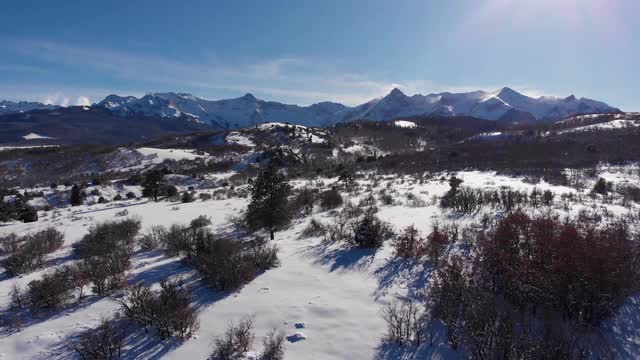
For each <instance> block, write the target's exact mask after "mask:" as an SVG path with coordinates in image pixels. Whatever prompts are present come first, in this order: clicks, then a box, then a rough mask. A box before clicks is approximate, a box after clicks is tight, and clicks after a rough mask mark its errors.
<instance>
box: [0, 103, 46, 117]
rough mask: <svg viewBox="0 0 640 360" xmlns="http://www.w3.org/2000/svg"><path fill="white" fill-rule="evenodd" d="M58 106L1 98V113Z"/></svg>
mask: <svg viewBox="0 0 640 360" xmlns="http://www.w3.org/2000/svg"><path fill="white" fill-rule="evenodd" d="M56 108H58V106H56V105H46V104H43V103H39V102H29V101H20V102H13V101H7V100H0V115H4V114H15V113H22V112H27V111H31V110H37V109H45V110H53V109H56Z"/></svg>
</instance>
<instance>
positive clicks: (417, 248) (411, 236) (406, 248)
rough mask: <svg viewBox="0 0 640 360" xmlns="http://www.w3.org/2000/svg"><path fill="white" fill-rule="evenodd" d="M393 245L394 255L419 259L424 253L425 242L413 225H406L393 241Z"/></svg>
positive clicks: (425, 248)
mask: <svg viewBox="0 0 640 360" xmlns="http://www.w3.org/2000/svg"><path fill="white" fill-rule="evenodd" d="M393 247H394V250H395V256H398V257H406V258H412V259H419V258H421V257H423V256H424V255H426V253H427V244H426V242H425V239H424V238H422V237H420V233H419V232H418V230H417V229H416V228H415V227H414V226H413V225H411V226H408V227H406V228H405V229H404V231H403V233H402V234H401V235H400V236H399V237H398V238H397V239H396V240H395V241H394V243H393Z"/></svg>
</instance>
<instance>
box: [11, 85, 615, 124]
mask: <svg viewBox="0 0 640 360" xmlns="http://www.w3.org/2000/svg"><path fill="white" fill-rule="evenodd" d="M19 104H22V105H21V106H19ZM3 106H4V107H3ZM92 106H97V107H102V108H106V109H108V110H110V111H111V112H112V113H114V114H116V115H117V116H120V117H131V116H133V115H136V116H140V115H141V116H146V117H161V118H181V117H188V118H191V119H192V120H193V121H196V122H199V123H202V124H206V125H209V126H212V127H215V128H226V129H236V128H243V127H247V126H253V125H256V124H259V123H263V122H274V121H275V122H290V123H293V124H299V125H305V126H316V127H324V126H329V125H334V124H337V123H341V122H349V121H354V120H370V121H383V120H390V119H397V118H401V117H411V116H471V117H475V118H479V119H485V120H491V121H513V122H520V121H529V122H531V121H558V120H561V119H564V118H567V117H569V116H574V115H581V114H589V113H618V112H621V111H620V109H618V108H615V107H612V106H610V105H608V104H606V103H604V102H601V101H596V100H592V99H587V98H576V97H575V96H574V95H570V96H567V97H565V98H560V97H551V96H540V97H538V98H534V97H529V96H527V95H524V94H522V93H519V92H518V91H516V90H513V89H511V88H509V87H504V88H502V89H500V90H497V91H493V92H487V91H483V90H477V91H471V92H463V93H452V92H441V93H431V94H427V95H422V94H415V95H412V96H407V95H406V94H405V93H403V92H402V90H400V89H398V88H394V89H392V90H391V91H390V92H389V94H387V95H386V96H384V97H380V98H376V99H372V100H370V101H368V102H365V103H363V104H360V105H357V106H353V107H349V106H346V105H343V104H340V103H336V102H329V101H324V102H319V103H315V104H312V105H308V106H300V105H293V104H284V103H280V102H276V101H267V100H261V99H258V98H256V97H255V96H254V95H253V94H251V93H247V94H245V95H243V96H240V97H237V98H231V99H221V100H207V99H203V98H199V97H196V96H194V95H192V94H189V93H176V92H157V93H148V94H145V95H144V96H142V97H140V98H137V97H134V96H120V95H117V94H111V95H108V96H106V97H105V98H104V99H103V100H102V101H100V102H98V103H95V104H93V105H92ZM55 108H57V107H56V106H55V105H45V104H40V103H27V102H20V103H13V102H6V101H2V102H0V115H2V114H8V113H11V112H24V111H30V110H34V109H49V110H50V109H55Z"/></svg>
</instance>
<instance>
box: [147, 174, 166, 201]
mask: <svg viewBox="0 0 640 360" xmlns="http://www.w3.org/2000/svg"><path fill="white" fill-rule="evenodd" d="M163 188H164V173H163V172H162V171H160V170H151V171H149V172H147V175H146V176H145V179H144V182H143V183H142V195H143V196H146V197H151V198H153V201H158V195H160V192H161V190H162V189H163Z"/></svg>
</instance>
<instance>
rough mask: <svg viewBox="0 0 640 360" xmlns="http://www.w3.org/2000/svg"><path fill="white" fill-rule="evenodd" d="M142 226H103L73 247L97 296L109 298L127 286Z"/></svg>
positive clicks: (136, 223)
mask: <svg viewBox="0 0 640 360" xmlns="http://www.w3.org/2000/svg"><path fill="white" fill-rule="evenodd" d="M140 225H141V224H140V220H137V219H124V220H121V221H108V222H104V223H100V224H97V225H95V226H93V227H91V228H90V229H89V232H88V233H87V234H86V235H85V236H84V237H83V238H82V240H80V241H79V242H77V243H75V244H74V251H75V254H76V255H78V257H80V258H81V259H82V261H81V262H80V264H79V266H80V267H81V269H82V271H83V272H84V273H85V274H86V275H87V276H88V278H89V280H90V281H91V282H92V283H93V291H94V292H95V293H97V294H99V295H106V294H108V293H110V292H113V291H115V290H119V289H122V288H123V287H124V286H125V285H126V271H127V270H128V269H129V267H130V265H131V262H130V258H131V253H132V252H133V247H134V244H135V242H134V239H135V237H136V235H137V234H138V232H139V231H140Z"/></svg>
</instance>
